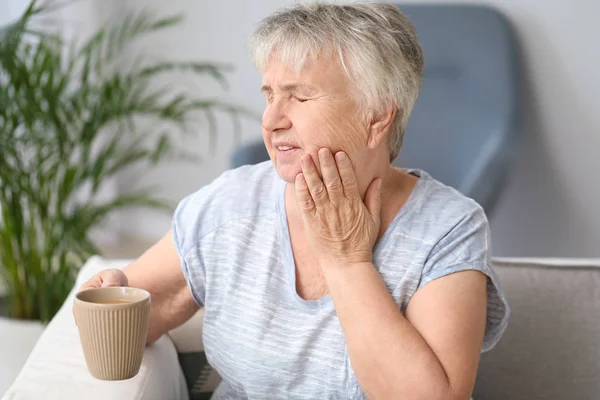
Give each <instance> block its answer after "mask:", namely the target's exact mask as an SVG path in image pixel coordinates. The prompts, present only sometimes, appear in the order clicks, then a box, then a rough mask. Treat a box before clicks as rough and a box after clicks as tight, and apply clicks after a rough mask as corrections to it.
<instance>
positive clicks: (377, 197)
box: [365, 178, 382, 226]
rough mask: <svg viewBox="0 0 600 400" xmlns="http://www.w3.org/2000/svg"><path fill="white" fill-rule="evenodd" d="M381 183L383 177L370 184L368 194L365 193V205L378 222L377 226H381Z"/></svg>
mask: <svg viewBox="0 0 600 400" xmlns="http://www.w3.org/2000/svg"><path fill="white" fill-rule="evenodd" d="M381 183H382V180H381V178H377V179H375V180H374V181H373V182H371V184H370V185H369V189H367V194H366V195H365V206H366V207H367V210H368V211H369V214H371V218H373V221H375V222H376V223H377V226H379V222H380V221H379V219H380V215H381Z"/></svg>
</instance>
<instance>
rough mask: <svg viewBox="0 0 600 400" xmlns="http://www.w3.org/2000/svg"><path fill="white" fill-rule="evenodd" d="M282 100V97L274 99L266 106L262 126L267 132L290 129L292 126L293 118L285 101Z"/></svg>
mask: <svg viewBox="0 0 600 400" xmlns="http://www.w3.org/2000/svg"><path fill="white" fill-rule="evenodd" d="M282 100H283V99H282V98H279V99H273V100H272V101H271V103H269V104H267V107H266V108H265V112H264V113H263V116H262V126H263V129H264V130H266V131H267V132H276V131H280V130H288V129H290V128H291V127H292V120H291V119H290V118H289V116H288V113H287V110H286V107H285V104H284V103H285V101H282Z"/></svg>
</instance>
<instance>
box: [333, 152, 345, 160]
mask: <svg viewBox="0 0 600 400" xmlns="http://www.w3.org/2000/svg"><path fill="white" fill-rule="evenodd" d="M335 158H337V160H338V161H344V160H345V159H346V153H344V152H343V151H338V152H337V153H335Z"/></svg>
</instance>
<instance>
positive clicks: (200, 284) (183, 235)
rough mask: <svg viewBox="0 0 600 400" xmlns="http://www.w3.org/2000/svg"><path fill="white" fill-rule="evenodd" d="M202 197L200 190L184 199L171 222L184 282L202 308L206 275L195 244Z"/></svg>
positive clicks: (198, 233) (199, 223)
mask: <svg viewBox="0 0 600 400" xmlns="http://www.w3.org/2000/svg"><path fill="white" fill-rule="evenodd" d="M203 196H205V194H204V193H203V191H202V189H201V190H199V191H198V192H196V193H194V194H191V195H189V196H187V197H185V198H184V199H183V200H182V201H181V202H180V203H179V205H178V206H177V208H176V209H175V213H174V215H173V220H172V231H173V244H174V245H175V249H176V251H177V254H178V255H179V259H180V261H181V268H182V271H183V275H184V276H185V280H186V282H187V284H188V287H189V288H190V291H191V292H192V296H193V297H194V301H195V302H196V303H197V304H198V305H199V306H200V307H203V306H204V298H205V295H206V287H205V281H206V273H205V269H204V265H203V263H202V259H201V257H200V254H198V248H197V243H196V242H197V239H198V238H199V235H200V234H201V233H200V232H199V229H200V225H201V221H200V220H201V216H202V203H203V201H202V199H203Z"/></svg>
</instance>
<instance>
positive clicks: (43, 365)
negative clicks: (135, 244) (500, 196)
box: [3, 257, 600, 400]
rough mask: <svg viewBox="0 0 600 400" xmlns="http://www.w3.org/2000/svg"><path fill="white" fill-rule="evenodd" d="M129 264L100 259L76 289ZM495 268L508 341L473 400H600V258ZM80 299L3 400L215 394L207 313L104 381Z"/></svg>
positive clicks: (489, 357)
mask: <svg viewBox="0 0 600 400" xmlns="http://www.w3.org/2000/svg"><path fill="white" fill-rule="evenodd" d="M127 262H128V261H127V260H105V259H102V258H100V257H94V258H92V259H91V260H90V261H89V262H88V263H87V264H86V265H85V266H84V268H83V269H82V270H81V272H80V274H79V277H78V282H77V285H79V284H81V283H82V282H84V281H85V280H86V279H88V278H89V277H90V276H91V275H93V274H94V273H96V272H97V271H99V270H101V269H105V268H122V267H123V266H125V265H126V264H127ZM494 264H495V269H496V271H497V272H498V275H499V277H500V279H501V282H502V286H503V288H504V290H505V292H506V294H507V296H508V300H509V302H510V304H511V308H512V316H511V320H510V323H509V327H508V330H507V331H506V333H505V335H504V337H503V338H502V340H501V341H500V343H499V344H498V345H497V346H496V348H494V349H493V350H492V351H490V352H488V353H484V354H483V356H482V360H481V365H480V369H479V373H478V378H477V384H476V388H475V391H474V394H473V398H474V399H475V400H496V399H498V400H500V399H502V400H534V399H544V400H593V399H600V259H598V260H559V259H496V260H495V261H494ZM74 290H75V288H74ZM73 294H74V291H73V292H72V293H71V295H70V297H69V299H68V300H67V301H66V302H65V305H64V306H63V308H62V309H61V311H60V312H59V313H58V315H57V316H56V317H55V318H54V319H53V320H52V322H51V323H50V324H49V326H48V327H47V329H46V330H45V331H44V333H43V334H42V337H41V338H40V340H39V342H38V344H37V345H36V348H35V349H34V351H33V353H32V354H31V356H30V357H29V359H28V361H27V363H26V365H25V367H24V368H23V370H22V371H21V373H20V375H19V377H18V378H17V380H16V381H15V382H14V384H13V385H12V387H11V388H10V389H9V391H8V392H7V393H6V395H5V397H3V400H30V399H42V398H43V399H48V400H55V399H56V400H78V399H83V398H85V399H89V400H95V399H97V400H106V399H119V400H121V399H123V400H127V399H136V400H142V399H143V400H166V399H181V400H187V399H192V400H196V399H198V400H204V399H209V398H210V392H211V391H212V390H213V389H214V387H215V385H216V384H217V383H218V381H219V377H218V375H217V374H216V373H215V371H213V370H212V369H211V368H210V366H209V365H208V364H207V363H206V358H205V357H204V355H203V352H202V339H201V338H202V333H201V332H202V316H203V312H202V310H200V311H199V312H198V314H197V315H196V316H194V317H193V318H192V319H191V320H190V321H188V322H187V323H185V324H184V325H182V326H181V327H179V328H178V329H176V330H174V331H172V332H170V333H169V335H165V336H163V337H162V338H161V339H160V340H159V341H158V342H156V343H155V344H154V345H152V346H149V347H147V348H146V352H145V354H144V360H143V364H142V368H141V370H140V373H139V374H138V375H137V376H136V377H134V378H132V379H130V380H127V381H121V382H103V381H99V380H96V379H94V378H92V377H91V376H90V374H89V373H88V371H87V369H86V366H85V361H84V359H83V354H82V351H81V345H80V344H79V337H78V333H77V328H76V326H75V323H74V321H73V317H72V315H71V305H72V299H73V297H72V296H73Z"/></svg>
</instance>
